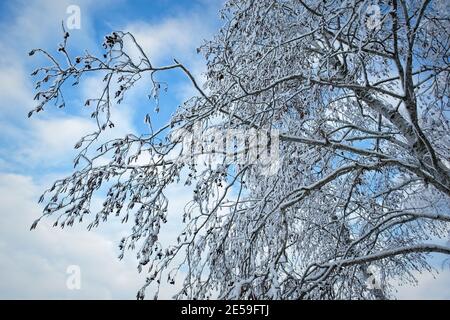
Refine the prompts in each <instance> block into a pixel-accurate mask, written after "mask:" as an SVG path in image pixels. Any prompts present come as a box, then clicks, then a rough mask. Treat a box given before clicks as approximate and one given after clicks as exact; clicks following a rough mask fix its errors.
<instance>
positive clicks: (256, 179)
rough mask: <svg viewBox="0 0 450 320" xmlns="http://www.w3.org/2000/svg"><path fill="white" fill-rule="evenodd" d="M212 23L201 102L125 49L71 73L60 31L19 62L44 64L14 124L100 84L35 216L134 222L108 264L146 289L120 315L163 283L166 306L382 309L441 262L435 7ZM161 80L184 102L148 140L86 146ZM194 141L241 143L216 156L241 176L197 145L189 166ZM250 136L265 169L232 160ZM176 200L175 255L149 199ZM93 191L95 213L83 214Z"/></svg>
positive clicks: (439, 6)
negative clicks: (183, 190) (213, 302)
mask: <svg viewBox="0 0 450 320" xmlns="http://www.w3.org/2000/svg"><path fill="white" fill-rule="evenodd" d="M220 14H221V19H223V26H222V27H221V28H220V30H219V31H218V32H217V34H216V35H215V36H214V37H213V38H212V39H210V40H209V41H207V42H205V43H204V44H203V45H202V46H201V47H200V48H199V49H198V51H199V53H201V54H203V55H204V56H205V59H206V63H207V73H206V82H205V83H204V85H201V84H200V83H199V82H198V81H197V80H196V79H195V78H194V77H193V75H192V74H191V73H190V71H189V69H188V67H187V66H185V65H183V64H182V63H179V62H178V61H176V60H174V63H173V64H171V65H165V66H156V65H154V64H153V63H152V61H151V59H150V58H149V56H148V55H147V53H146V52H144V50H143V49H142V47H141V46H140V45H139V43H138V42H137V41H136V39H135V38H134V37H133V35H132V34H130V33H128V32H122V31H116V32H113V33H111V34H110V35H107V36H106V37H105V42H104V43H103V47H104V55H102V56H100V57H97V56H94V55H91V54H89V53H86V54H85V55H83V56H79V57H73V56H72V55H71V54H70V49H69V46H68V44H67V43H68V39H69V33H67V32H65V31H64V32H65V34H64V41H63V43H62V44H61V46H60V48H59V52H58V54H56V55H52V54H51V53H49V52H48V51H46V50H43V49H35V50H33V51H31V52H30V54H34V53H41V54H44V55H46V56H47V57H48V58H49V61H50V65H48V66H44V67H41V68H38V69H37V70H36V71H35V72H34V73H33V74H34V75H35V76H38V77H40V76H41V78H39V80H38V82H37V86H36V89H37V91H38V92H37V95H36V99H37V100H38V106H37V107H36V108H35V109H33V110H32V111H31V112H30V116H31V115H32V114H33V113H35V112H40V111H42V110H43V108H44V107H46V106H47V105H49V103H50V102H53V101H56V103H57V105H60V104H64V103H65V102H64V98H63V92H64V88H63V86H64V84H65V83H67V82H70V83H71V82H72V81H75V84H77V83H78V82H79V81H82V76H83V75H85V74H91V73H98V74H102V75H104V87H103V90H102V94H101V96H99V97H92V99H89V100H87V101H86V107H87V108H91V109H92V117H93V118H94V119H95V121H96V123H97V125H98V130H96V131H95V132H93V133H92V134H89V135H87V136H84V137H83V138H82V139H81V140H80V142H79V143H78V144H77V145H76V146H75V148H77V149H79V155H78V156H77V157H76V159H75V164H76V168H75V170H74V172H73V174H72V175H71V176H68V177H66V178H63V179H60V180H58V181H56V182H55V184H54V185H53V186H52V187H51V188H50V189H49V190H47V191H46V192H45V194H44V195H43V197H42V198H41V201H46V206H45V209H44V213H43V216H42V217H46V216H52V217H54V219H55V226H56V225H59V226H62V227H64V226H67V225H72V224H73V223H74V222H76V221H81V220H82V219H87V220H89V228H91V227H95V226H97V225H99V223H101V222H102V221H106V220H107V219H108V217H109V216H111V215H117V216H120V217H121V218H122V221H124V222H125V221H127V220H128V219H129V218H130V220H132V221H134V222H133V223H132V228H131V230H130V233H129V235H128V236H127V237H125V238H123V239H122V240H121V241H120V244H119V248H120V250H121V252H122V254H123V253H124V252H125V251H126V250H127V249H134V250H135V251H136V254H137V258H138V260H139V270H144V271H145V272H148V278H147V281H146V283H144V285H143V288H142V289H141V290H139V292H138V298H143V297H144V294H145V293H146V292H149V291H152V292H156V296H157V291H158V289H159V286H160V284H161V282H164V281H167V282H169V283H172V284H173V283H174V281H175V275H176V274H177V272H180V274H182V275H183V276H184V281H183V283H182V284H178V285H180V291H179V293H178V294H177V295H176V298H180V299H181V298H197V299H204V298H212V297H218V298H221V299H358V298H366V299H384V298H390V297H393V296H394V295H393V292H392V281H393V280H400V281H413V280H414V274H413V272H414V271H416V270H419V271H423V270H425V271H430V269H431V268H432V266H431V265H430V264H429V262H428V259H427V256H428V254H429V253H444V254H450V246H449V245H448V244H445V238H446V237H447V235H448V232H449V222H450V210H449V208H450V201H449V200H450V162H449V159H450V136H449V129H450V127H449V112H450V109H449V84H450V82H449V75H450V73H449V72H450V61H449V49H450V37H449V30H450V23H449V22H450V21H449V19H450V17H449V12H448V8H447V7H446V5H445V3H444V4H443V2H440V1H429V0H420V1H419V0H412V1H405V0H389V1H388V0H383V1H379V2H378V3H376V4H374V3H373V1H366V0H345V1H334V0H327V1H309V0H295V1H287V0H270V1H254V0H229V1H227V2H226V3H225V5H224V7H223V9H222V10H221V12H220ZM172 69H173V70H179V72H181V73H183V74H185V75H186V76H187V78H188V79H189V80H190V81H191V83H192V86H193V87H194V88H195V89H196V91H197V95H196V96H193V97H192V98H190V99H188V100H186V101H185V102H184V103H183V104H182V105H180V106H179V107H177V108H176V111H175V112H174V114H173V115H172V117H171V119H170V121H169V123H167V124H166V125H164V126H161V127H160V128H154V127H153V126H149V129H148V131H146V132H142V133H140V134H139V135H135V134H131V133H130V134H128V135H127V136H125V137H123V138H122V139H114V140H111V141H107V142H106V143H104V142H102V143H100V142H99V137H100V136H101V135H102V134H103V133H104V132H105V131H107V130H108V129H109V127H111V126H113V125H114V124H113V123H112V122H111V113H113V112H114V108H115V106H116V104H118V103H120V102H121V101H122V100H123V99H124V98H125V95H126V93H127V92H128V91H129V90H131V89H132V87H133V86H134V85H135V83H136V82H137V81H139V80H140V79H141V78H143V77H144V75H145V74H148V75H150V78H149V79H151V80H150V81H151V83H150V84H151V92H149V94H150V95H151V96H152V97H153V98H154V99H156V100H157V99H158V97H159V95H160V94H163V93H161V90H162V89H164V87H165V85H166V84H165V83H162V82H160V81H159V80H158V79H159V78H158V77H159V75H160V74H161V73H163V72H165V71H167V70H172ZM145 121H147V122H148V123H152V119H151V116H150V115H147V116H146V117H145ZM211 129H213V130H214V132H215V133H219V134H218V135H217V134H216V135H214V137H219V139H222V138H223V137H225V139H223V140H224V141H223V142H226V141H225V140H227V138H226V137H227V136H226V135H225V132H239V133H244V134H243V137H244V138H243V140H242V141H241V145H242V146H243V151H242V154H240V155H237V153H238V152H236V150H234V151H232V153H233V152H234V156H240V157H244V158H243V159H244V161H236V157H235V158H233V157H231V158H232V160H231V161H230V157H215V158H214V159H215V161H216V163H215V164H214V165H213V164H211V163H210V162H208V161H205V160H204V158H201V157H197V156H195V155H193V153H192V152H187V151H191V150H190V149H189V148H190V147H191V145H192V146H193V145H195V144H196V143H197V144H198V142H199V141H200V142H201V144H202V146H206V148H203V147H201V148H200V149H198V150H197V151H199V153H206V151H205V150H206V149H208V148H207V146H208V145H211V144H212V143H213V141H211V140H208V139H209V138H210V137H211V135H209V134H204V133H205V132H210V131H208V130H211ZM230 130H231V131H230ZM233 130H234V131H233ZM180 132H182V133H183V134H180ZM252 132H253V133H254V132H256V133H262V135H265V133H266V132H271V133H274V132H275V133H276V136H275V135H272V137H269V138H268V139H267V140H264V141H265V142H264V144H269V145H270V146H269V149H270V150H269V153H270V155H271V157H272V158H270V161H271V162H272V161H274V163H275V164H276V166H275V167H272V169H270V170H269V169H268V168H267V165H261V163H260V161H257V160H255V159H257V158H258V157H257V158H252V159H251V158H250V154H251V151H252V150H250V149H251V148H249V144H251V143H252V142H251V141H249V137H253V136H254V135H253V134H251V133H252ZM186 133H191V138H192V139H191V140H188V143H186V136H188V135H187V134H186ZM220 133H222V136H221V135H220ZM233 141H234V140H233ZM228 142H230V139H228ZM214 143H216V144H214V145H215V146H216V147H217V146H218V144H217V141H216V142H214ZM233 143H235V144H236V141H234V142H233ZM265 146H266V145H264V146H263V147H265ZM263 149H264V148H263ZM257 150H260V149H257ZM275 150H276V151H277V152H275ZM215 151H217V150H214V149H213V150H211V149H210V148H209V149H208V152H210V153H211V152H212V153H214V152H215ZM186 154H188V156H187V157H186ZM105 158H107V159H109V160H108V162H107V163H105V162H104V161H99V159H105ZM233 159H234V161H233ZM249 159H250V160H252V161H249ZM241 160H242V159H241ZM245 160H247V161H245ZM274 163H272V165H273V164H274ZM267 170H269V171H270V172H268V171H267ZM178 183H182V184H183V183H185V184H188V185H191V187H192V189H193V191H192V201H191V202H189V203H187V204H186V207H185V210H184V212H183V222H184V225H183V226H182V230H180V235H179V237H178V239H177V241H175V242H174V243H170V244H163V243H161V242H160V241H159V236H160V229H161V228H162V224H164V223H166V221H167V219H171V218H173V217H171V215H170V214H168V210H167V207H168V203H169V201H170V200H171V199H170V198H168V197H166V193H167V189H168V188H169V187H170V186H171V185H174V184H178ZM102 188H106V189H107V192H106V195H105V199H104V203H103V207H102V209H101V210H100V211H99V212H91V200H92V197H93V195H94V194H96V193H98V192H100V191H101V189H102ZM42 217H41V218H42ZM41 218H40V219H41ZM38 221H39V219H38V220H37V221H36V223H35V224H34V225H33V227H35V226H36V224H37V222H38ZM375 270H376V271H375ZM375 273H377V274H376V275H375ZM374 278H376V279H375V280H376V281H374V282H373V281H372V280H373V279H374ZM373 284H375V285H373Z"/></svg>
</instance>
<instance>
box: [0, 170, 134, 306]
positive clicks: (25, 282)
mask: <svg viewBox="0 0 450 320" xmlns="http://www.w3.org/2000/svg"><path fill="white" fill-rule="evenodd" d="M41 190H42V189H41V187H40V186H37V185H35V184H34V183H33V181H32V180H31V178H30V177H26V176H21V175H12V174H0V208H1V217H2V224H1V225H0V234H1V235H2V237H1V240H0V270H1V271H2V272H1V273H0V298H10V299H11V298H24V299H30V298H34V299H45V298H50V299H57V298H67V299H69V298H70V299H76V298H87V299H91V298H99V299H109V298H130V299H132V298H134V296H135V293H136V292H137V290H138V289H139V288H140V286H141V285H142V283H143V282H142V281H143V278H142V276H139V275H138V274H137V271H136V268H135V261H134V259H132V256H131V255H130V257H129V258H128V259H125V260H124V261H122V262H120V261H118V259H117V254H118V251H117V249H116V240H117V239H112V237H113V236H114V234H111V233H108V232H105V230H102V231H100V230H99V231H94V232H87V231H86V230H85V229H84V226H76V227H74V228H73V229H65V230H59V229H56V228H52V227H50V223H51V221H48V220H42V223H40V224H39V226H38V228H37V229H36V230H33V231H29V227H30V224H31V223H32V222H33V221H34V219H36V217H38V216H39V215H40V211H41V210H40V208H39V206H38V205H37V204H36V199H37V197H38V194H39V193H40V191H41ZM69 265H79V266H80V267H81V277H82V278H81V290H68V289H67V287H66V280H67V274H66V269H67V267H68V266H69Z"/></svg>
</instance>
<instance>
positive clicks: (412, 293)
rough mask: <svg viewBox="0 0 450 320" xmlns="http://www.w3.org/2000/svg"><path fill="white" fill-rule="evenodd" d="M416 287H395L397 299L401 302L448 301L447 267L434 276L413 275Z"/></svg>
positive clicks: (448, 282) (448, 280) (448, 275)
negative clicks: (416, 281) (415, 279)
mask: <svg viewBox="0 0 450 320" xmlns="http://www.w3.org/2000/svg"><path fill="white" fill-rule="evenodd" d="M415 276H416V278H417V280H418V285H417V286H413V285H402V286H397V290H398V292H397V294H396V296H397V298H398V299H402V300H416V299H417V300H449V299H450V290H449V288H450V272H449V270H448V267H447V268H446V269H444V270H442V271H441V273H439V274H438V275H436V276H434V275H433V274H431V273H427V272H425V273H415Z"/></svg>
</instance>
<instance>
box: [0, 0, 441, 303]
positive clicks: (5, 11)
mask: <svg viewBox="0 0 450 320" xmlns="http://www.w3.org/2000/svg"><path fill="white" fill-rule="evenodd" d="M221 2H222V1H219V0H214V1H207V0H198V1H192V0H191V1H169V0H149V1H144V0H136V1H124V0H116V1H106V0H96V1H86V0H83V1H66V0H63V1H54V0H53V1H51V0H34V1H24V0H16V1H8V2H6V1H2V2H0V130H1V131H0V132H1V135H0V215H1V219H2V222H1V223H0V298H25V299H29V298H39V299H46V298H50V299H52V298H63V299H78V298H86V299H90V298H98V299H108V298H125V299H127V298H128V299H133V298H134V297H135V294H136V291H137V290H138V289H139V287H140V285H141V284H142V283H143V276H142V275H139V274H138V272H137V270H136V261H135V260H134V257H133V255H132V254H129V255H128V256H126V257H125V259H124V260H122V261H119V260H118V259H117V258H116V257H117V255H118V250H117V243H118V241H119V239H120V238H121V236H123V235H124V234H125V233H126V231H127V228H126V227H125V226H123V225H121V224H120V223H118V222H117V221H112V223H109V224H108V225H104V226H101V227H100V228H98V229H97V230H94V231H91V232H87V231H86V225H77V226H74V227H73V228H72V229H70V230H59V229H54V228H51V221H44V222H43V223H42V224H40V225H39V227H38V228H37V229H36V230H34V231H33V232H30V231H29V227H30V224H31V223H32V222H33V221H34V219H36V218H37V217H38V216H39V215H40V211H41V207H40V206H39V205H38V204H37V200H38V198H39V196H40V194H41V193H42V191H43V190H44V189H45V188H46V187H48V186H49V185H50V184H51V183H52V182H53V180H54V179H56V178H60V177H63V176H65V175H67V174H69V173H70V170H71V168H72V159H73V157H74V155H75V150H73V146H74V145H75V143H76V142H77V141H78V140H79V138H80V137H81V136H82V135H83V133H88V132H90V130H92V129H93V128H94V123H93V121H92V120H91V119H90V118H89V116H87V112H86V111H83V108H81V106H82V105H83V102H84V100H85V99H86V98H92V97H95V96H96V95H95V93H96V92H97V91H98V90H99V78H98V77H97V78H96V77H91V78H86V79H85V81H82V83H81V84H80V86H79V87H78V88H76V89H72V88H69V92H68V97H69V99H68V101H67V103H66V108H65V109H62V110H58V109H57V108H56V107H55V108H47V109H46V111H45V112H44V113H39V114H38V115H37V116H34V117H32V118H31V119H28V118H27V113H28V111H29V110H31V109H32V108H33V107H34V102H33V99H32V98H33V95H34V94H33V81H32V78H31V77H30V76H29V74H30V73H31V72H32V70H33V69H34V68H35V67H36V66H38V65H42V63H43V60H42V59H40V58H39V57H32V58H30V57H28V54H27V53H28V52H29V51H30V49H32V48H45V49H49V50H51V51H53V52H55V51H56V48H57V45H58V43H59V42H60V41H61V28H60V24H61V21H64V20H65V19H67V17H68V14H67V13H66V9H67V7H68V6H69V5H73V4H75V5H78V6H79V7H80V9H81V28H80V29H79V30H70V33H71V36H70V44H69V46H70V48H71V49H72V50H73V52H74V53H77V52H81V51H83V50H84V49H89V50H90V51H91V52H93V53H95V52H99V50H100V49H101V46H100V45H101V43H102V39H103V36H104V35H105V34H108V33H110V32H112V31H114V30H124V31H131V32H133V34H135V36H136V38H137V39H138V41H139V42H140V43H141V44H142V46H143V48H144V50H146V52H147V53H148V55H149V57H150V59H151V60H152V62H153V64H156V65H163V64H167V63H171V61H172V59H173V58H177V59H178V60H179V61H180V62H183V63H184V64H185V65H186V66H188V67H189V68H190V70H191V71H192V72H193V74H194V75H195V76H196V77H197V78H198V79H199V80H200V81H201V79H202V78H203V76H202V71H203V70H204V61H203V58H202V57H201V56H199V55H198V54H197V53H196V48H197V47H198V46H199V45H201V43H202V41H203V39H208V38H210V37H211V36H212V35H213V34H214V32H215V31H216V30H217V29H218V28H219V27H220V20H219V19H218V13H217V11H218V9H219V8H220V6H221ZM165 80H166V81H167V82H168V83H169V91H168V92H167V94H165V95H164V96H163V98H162V101H161V113H160V114H158V115H156V114H153V116H154V117H155V118H154V119H155V121H156V123H164V122H165V121H166V120H167V119H168V118H169V117H170V114H171V113H172V112H173V111H174V110H175V108H176V106H177V105H178V104H180V103H181V102H182V101H183V100H184V99H185V98H186V97H188V96H190V95H191V94H192V93H193V89H192V88H191V86H190V85H189V83H188V82H187V81H186V79H184V77H183V76H182V75H180V74H178V73H175V72H170V73H168V74H167V75H165ZM148 93H149V92H147V86H146V83H145V82H143V83H141V85H139V86H137V88H135V90H134V91H133V92H132V93H131V94H129V95H128V98H127V99H126V101H125V102H124V104H122V105H121V106H120V107H118V108H116V109H115V110H114V113H113V122H115V124H116V127H115V128H114V129H113V130H111V131H110V132H108V136H109V137H115V136H122V135H124V134H126V133H130V132H137V131H139V129H140V128H142V123H143V114H144V113H146V112H152V110H153V109H154V105H153V104H152V102H151V101H149V100H148V99H146V96H147V94H148ZM114 120H116V121H114ZM188 197H189V193H187V192H183V188H182V187H181V186H180V187H173V188H172V189H171V190H169V199H170V200H171V205H170V207H169V215H170V213H171V212H173V213H174V214H175V213H176V212H179V211H180V210H181V209H182V207H183V205H184V202H185V201H186V200H187V199H188ZM97 200H98V202H99V203H101V202H100V201H101V199H97ZM176 227H177V225H176V223H175V224H173V225H172V226H168V229H167V235H168V236H169V235H171V234H174V233H175V232H176ZM69 265H79V266H80V268H81V289H80V290H68V289H67V287H66V279H67V274H66V269H67V267H68V266H69ZM419 279H420V281H419V286H418V287H415V288H413V287H410V286H407V287H400V288H399V297H401V298H449V299H450V292H448V287H449V285H450V274H449V272H448V271H447V272H446V273H444V274H441V275H439V276H438V278H437V280H435V279H433V277H432V275H419ZM173 291H174V288H172V287H164V288H163V290H162V295H161V298H170V297H171V295H172V294H173Z"/></svg>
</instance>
